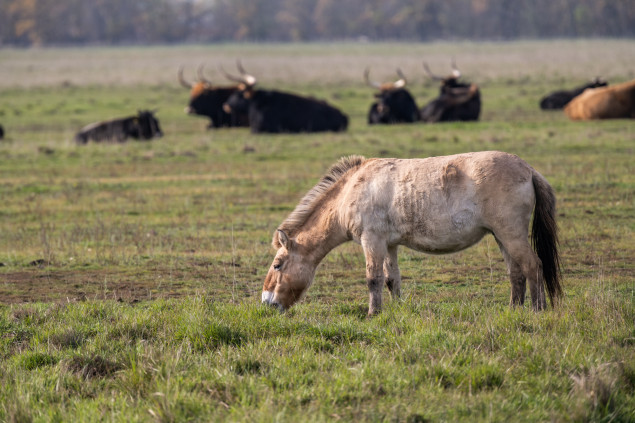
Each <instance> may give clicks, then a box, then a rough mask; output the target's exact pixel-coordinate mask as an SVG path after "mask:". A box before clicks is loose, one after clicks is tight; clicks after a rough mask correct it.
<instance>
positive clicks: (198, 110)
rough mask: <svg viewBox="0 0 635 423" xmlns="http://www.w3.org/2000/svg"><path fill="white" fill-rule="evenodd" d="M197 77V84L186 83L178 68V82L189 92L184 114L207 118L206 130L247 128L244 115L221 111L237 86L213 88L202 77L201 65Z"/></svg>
mask: <svg viewBox="0 0 635 423" xmlns="http://www.w3.org/2000/svg"><path fill="white" fill-rule="evenodd" d="M197 75H198V81H197V82H195V83H190V82H187V81H185V79H184V78H183V67H182V66H181V67H179V71H178V78H179V82H180V83H181V85H182V86H184V87H185V88H188V89H189V90H190V102H189V104H188V106H187V107H186V108H185V113H187V114H191V115H199V116H207V117H208V118H209V120H210V123H209V126H208V128H221V127H234V126H249V120H248V118H247V114H246V113H243V114H237V113H227V112H225V111H224V110H223V104H225V102H226V101H227V99H228V98H229V96H231V95H232V94H233V93H234V92H235V91H236V90H237V89H238V86H236V85H234V86H228V87H219V86H215V85H214V84H212V82H211V81H208V80H207V79H205V77H204V76H203V65H201V66H199V68H198V72H197Z"/></svg>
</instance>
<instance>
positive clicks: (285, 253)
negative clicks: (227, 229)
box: [262, 151, 562, 316]
mask: <svg viewBox="0 0 635 423" xmlns="http://www.w3.org/2000/svg"><path fill="white" fill-rule="evenodd" d="M555 203H556V199H555V195H554V192H553V189H552V188H551V186H550V185H549V183H548V182H547V180H546V179H545V178H544V177H543V176H542V175H541V174H540V173H538V172H537V171H536V170H535V169H533V168H532V167H531V166H529V165H528V164H527V163H526V162H524V161H523V160H521V159H520V158H518V157H517V156H515V155H512V154H508V153H503V152H499V151H484V152H476V153H466V154H457V155H453V156H443V157H430V158H426V159H365V158H364V157H360V156H351V157H347V158H343V159H341V160H340V161H339V162H338V163H336V164H335V165H333V167H332V168H331V169H330V170H329V171H328V172H327V173H326V175H324V176H323V177H322V179H321V181H320V182H319V183H318V184H317V185H316V186H315V187H313V189H311V190H310V191H309V192H308V193H307V194H306V195H305V196H304V198H303V199H302V200H301V201H300V203H299V204H298V205H297V206H296V208H295V210H294V211H293V212H292V213H291V214H290V215H289V216H288V217H287V219H286V220H285V221H284V222H282V224H281V225H280V226H279V227H278V229H277V230H276V231H275V233H274V235H273V243H272V244H273V246H274V248H276V249H277V250H278V251H277V253H276V256H275V258H274V260H273V263H272V265H271V267H270V268H269V271H268V273H267V276H266V277H265V282H264V286H263V292H262V302H263V303H266V304H269V305H273V306H276V307H277V308H279V309H280V310H281V311H282V310H285V309H287V308H289V307H290V306H292V305H293V304H294V303H296V302H297V301H298V300H300V299H301V298H302V297H303V296H304V294H305V293H306V291H307V289H308V287H309V286H310V285H311V282H312V281H313V277H314V275H315V270H316V268H317V266H318V265H319V263H320V262H321V261H322V259H323V258H324V257H325V256H326V255H327V254H328V253H329V251H331V250H332V249H333V248H335V247H337V246H338V245H340V244H342V243H344V242H346V241H351V240H352V241H355V242H357V243H360V244H361V246H362V248H363V250H364V256H365V258H366V283H367V285H368V289H369V292H370V301H369V307H368V314H369V316H370V315H373V314H375V313H378V312H379V311H380V310H381V304H382V289H383V285H384V283H385V284H386V286H387V287H388V290H389V291H390V293H391V295H392V297H393V298H398V297H399V296H400V294H401V276H400V273H399V267H398V262H397V248H398V246H399V245H404V246H406V247H409V248H412V249H414V250H417V251H422V252H425V253H430V254H446V253H453V252H456V251H461V250H463V249H465V248H467V247H470V246H471V245H474V244H476V243H477V242H478V241H479V240H480V239H481V238H482V237H483V236H484V235H485V234H487V233H491V234H493V235H494V237H495V239H496V242H497V243H498V246H499V247H500V250H501V252H502V253H503V257H504V259H505V262H506V264H507V269H508V273H509V277H510V280H511V285H512V289H511V299H510V304H511V305H522V304H523V303H524V301H525V291H526V289H525V284H526V281H529V289H530V292H531V300H532V305H533V308H534V310H542V309H544V308H545V307H546V300H545V288H546V290H547V293H548V294H549V297H550V299H551V303H552V305H555V304H556V301H557V300H558V299H559V297H560V296H561V295H562V288H561V286H560V282H559V270H560V264H559V258H558V250H557V244H558V237H557V225H556V221H555V205H556V204H555ZM532 211H533V212H534V217H533V223H532V235H531V238H532V242H533V245H534V248H535V250H536V252H534V250H533V249H532V248H531V245H530V243H529V240H528V227H529V221H530V218H531V215H532Z"/></svg>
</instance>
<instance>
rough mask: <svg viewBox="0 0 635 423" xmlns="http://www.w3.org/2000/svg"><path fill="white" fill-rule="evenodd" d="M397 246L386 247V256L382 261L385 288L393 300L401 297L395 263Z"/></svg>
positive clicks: (399, 274) (399, 281) (399, 280)
mask: <svg viewBox="0 0 635 423" xmlns="http://www.w3.org/2000/svg"><path fill="white" fill-rule="evenodd" d="M397 248H398V246H397V245H394V246H390V247H388V255H387V256H386V258H385V260H384V275H385V278H386V286H387V287H388V291H390V295H391V296H392V298H393V300H394V299H397V298H400V297H401V273H400V272H399V262H398V261H397Z"/></svg>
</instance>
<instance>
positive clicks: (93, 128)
mask: <svg viewBox="0 0 635 423" xmlns="http://www.w3.org/2000/svg"><path fill="white" fill-rule="evenodd" d="M154 113H155V111H149V110H139V113H138V114H137V115H136V116H130V117H125V118H121V119H112V120H107V121H103V122H96V123H91V124H90V125H87V126H84V127H83V128H82V129H81V130H80V131H79V132H78V133H77V134H76V135H75V142H77V143H78V144H86V143H87V142H88V141H90V140H92V141H95V142H100V141H110V142H124V141H126V140H127V139H128V137H132V138H134V139H140V140H149V139H151V138H154V137H157V138H159V137H161V136H163V133H162V132H161V127H160V126H159V121H158V120H157V118H156V117H154Z"/></svg>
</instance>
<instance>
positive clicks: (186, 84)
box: [178, 65, 192, 89]
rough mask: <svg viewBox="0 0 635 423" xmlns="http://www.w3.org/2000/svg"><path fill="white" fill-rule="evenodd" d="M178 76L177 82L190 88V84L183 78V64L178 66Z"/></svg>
mask: <svg viewBox="0 0 635 423" xmlns="http://www.w3.org/2000/svg"><path fill="white" fill-rule="evenodd" d="M178 76H179V82H180V83H181V85H183V86H184V87H185V88H187V89H191V88H192V84H190V83H189V82H187V81H186V80H185V79H183V65H181V66H179V72H178Z"/></svg>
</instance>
